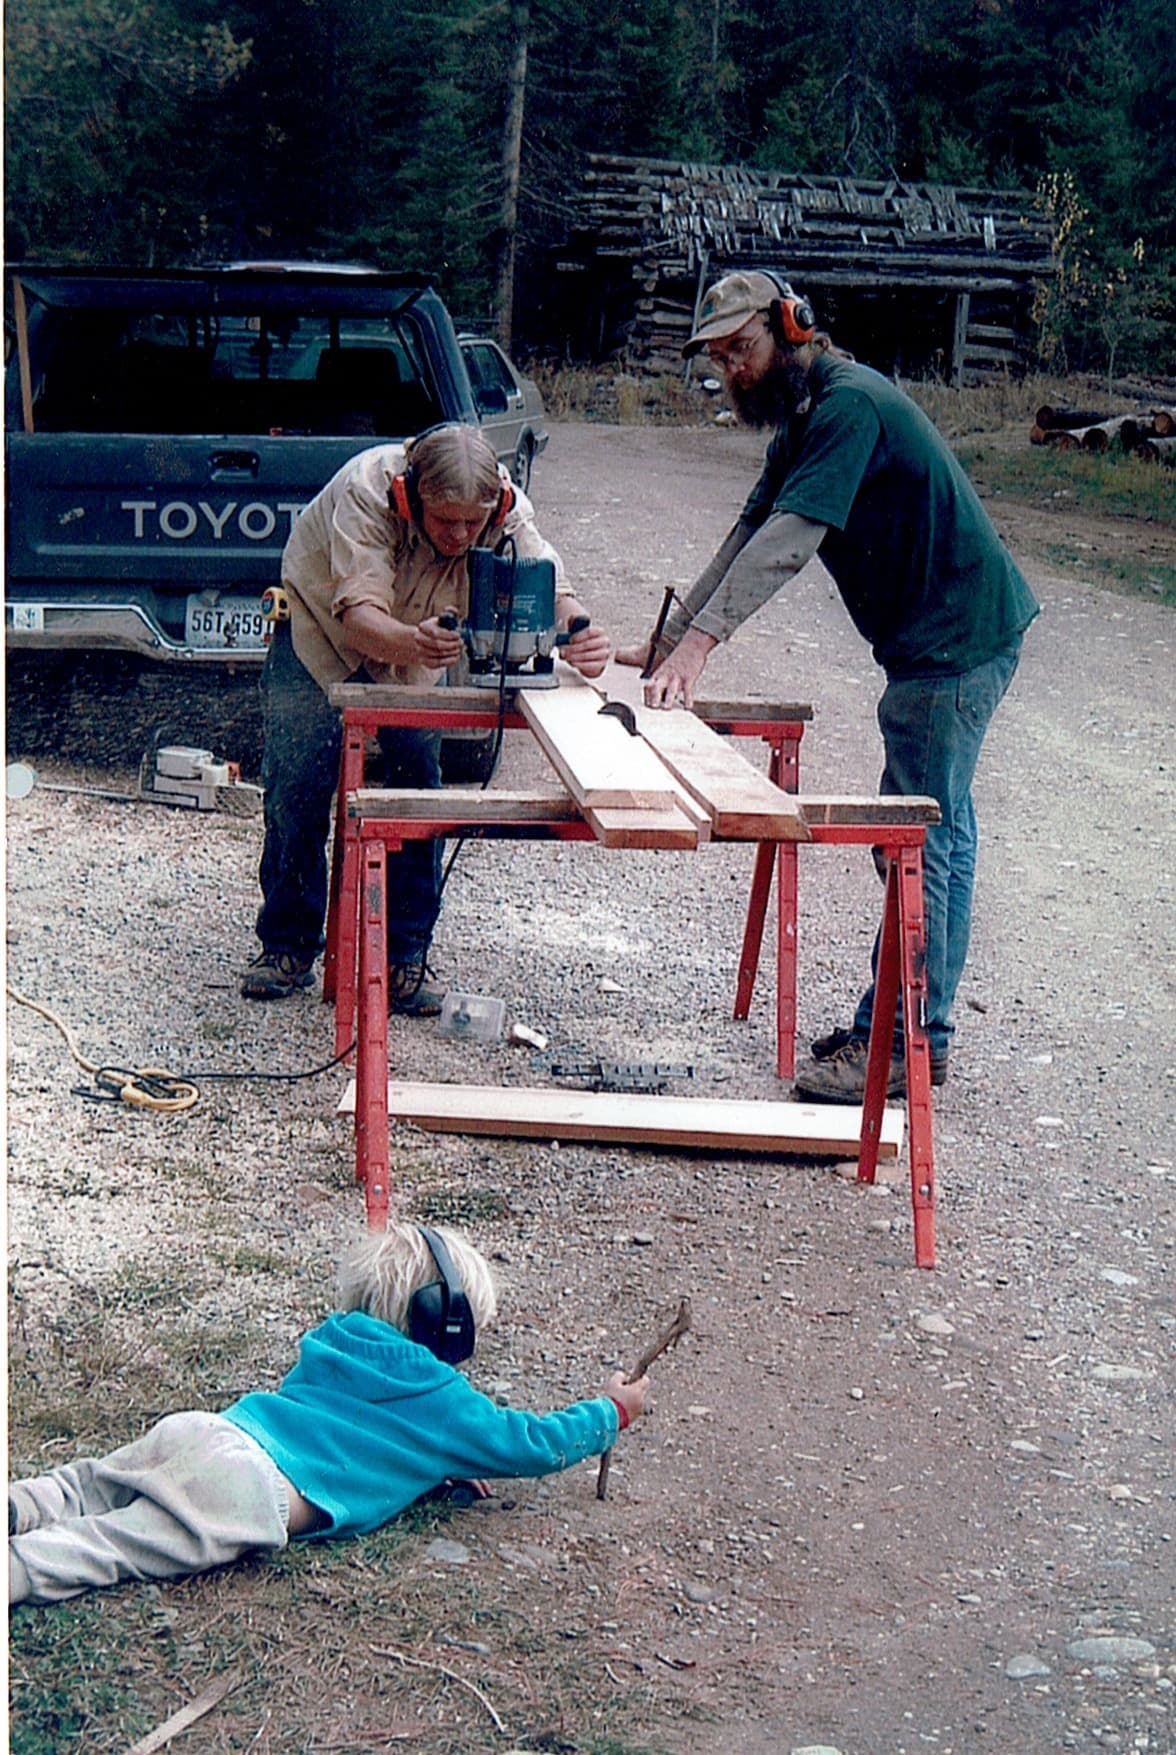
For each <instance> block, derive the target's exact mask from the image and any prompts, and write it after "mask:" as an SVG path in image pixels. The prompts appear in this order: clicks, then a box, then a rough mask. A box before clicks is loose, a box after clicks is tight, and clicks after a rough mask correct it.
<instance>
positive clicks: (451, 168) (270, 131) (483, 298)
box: [5, 0, 1176, 373]
mask: <svg viewBox="0 0 1176 1755" xmlns="http://www.w3.org/2000/svg"><path fill="white" fill-rule="evenodd" d="M5 38H6V92H5V105H6V123H7V146H6V224H7V233H6V251H7V259H8V261H9V262H10V263H11V262H13V261H15V260H21V259H25V260H37V261H42V262H43V261H54V262H78V263H85V262H91V263H93V262H101V263H119V264H122V265H144V266H157V267H162V266H169V265H176V264H184V263H199V262H204V261H211V260H225V259H241V258H256V257H267V258H274V257H276V258H307V257H310V258H328V259H348V260H359V261H364V262H368V263H371V264H372V265H374V266H377V267H381V268H387V269H403V270H416V271H421V272H426V273H428V274H429V275H430V276H432V277H433V278H434V279H435V281H436V282H437V284H438V285H439V286H440V288H441V290H442V291H443V292H444V294H445V295H446V297H447V298H448V300H449V302H450V305H451V307H452V308H453V309H454V310H455V311H456V312H458V313H459V314H460V316H461V317H462V318H463V320H467V321H469V320H484V321H487V322H497V325H498V328H499V331H500V333H501V334H502V335H503V338H504V339H505V340H507V342H508V344H513V345H514V347H515V349H516V351H517V352H520V353H521V354H522V356H523V357H524V358H525V357H526V356H527V354H528V353H529V352H530V351H531V350H534V349H537V348H542V347H543V346H544V345H547V344H548V343H549V342H550V338H545V337H543V336H541V335H536V334H531V333H528V329H527V314H528V309H529V306H530V305H531V302H532V301H530V300H529V299H528V297H527V288H528V285H529V284H530V283H531V282H532V281H533V279H534V277H536V276H541V275H542V274H543V273H544V272H545V269H546V267H547V266H548V264H549V263H550V261H551V253H552V251H553V250H554V249H558V246H559V243H560V240H561V239H562V237H563V236H564V234H565V231H566V229H567V224H568V219H569V214H570V201H571V198H572V196H573V195H574V192H575V190H576V188H577V187H578V184H579V181H580V174H581V167H582V159H583V154H584V153H585V152H588V151H597V152H601V151H603V152H609V153H619V154H635V155H642V156H654V157H662V158H673V159H688V160H691V161H696V162H704V163H732V162H745V163H747V164H750V165H753V166H755V167H757V168H759V169H765V170H783V171H787V172H793V173H795V172H809V173H815V174H820V175H826V176H828V175H848V176H853V177H865V178H873V177H891V176H894V177H897V178H901V179H907V180H927V181H931V182H937V183H939V182H942V183H951V184H957V185H964V186H969V187H992V188H1010V187H1021V188H1028V189H1033V190H1036V191H1038V192H1039V196H1040V199H1041V200H1042V201H1043V202H1045V203H1046V204H1047V206H1048V207H1049V210H1050V212H1051V214H1052V217H1053V221H1054V235H1055V241H1056V246H1057V250H1058V256H1059V263H1060V273H1059V275H1058V278H1057V281H1056V283H1055V284H1054V285H1053V286H1052V287H1051V288H1050V289H1049V292H1048V295H1047V297H1046V299H1045V300H1044V302H1043V304H1042V308H1041V311H1040V317H1041V359H1040V362H1039V363H1041V364H1042V365H1044V366H1047V367H1052V368H1054V369H1062V370H1065V369H1067V368H1068V369H1070V370H1099V369H1101V368H1102V367H1103V366H1104V365H1105V362H1106V358H1107V355H1108V352H1109V351H1110V350H1111V348H1112V346H1113V347H1114V349H1116V350H1117V353H1116V355H1115V357H1117V360H1118V362H1119V365H1120V367H1121V368H1122V369H1124V370H1127V369H1135V370H1147V371H1150V372H1153V373H1165V372H1171V371H1172V370H1173V365H1174V361H1176V275H1174V269H1173V261H1174V251H1173V243H1174V235H1176V8H1173V7H1172V6H1171V4H1170V0H905V3H902V0H833V3H832V4H831V5H829V6H826V7H824V8H822V9H819V10H818V11H816V12H814V13H811V14H810V13H806V12H805V11H804V10H803V9H799V8H797V7H796V6H795V5H787V6H786V5H784V4H783V3H782V0H628V3H626V4H621V3H618V0H550V3H548V0H416V3H415V4H413V3H410V4H398V3H395V0H392V3H388V4H382V5H375V4H372V0H281V3H280V4H279V3H278V0H7V5H6V7H5ZM512 291H513V294H514V296H513V300H512V297H511V293H512ZM512 306H513V314H514V317H513V326H512V322H511V312H512Z"/></svg>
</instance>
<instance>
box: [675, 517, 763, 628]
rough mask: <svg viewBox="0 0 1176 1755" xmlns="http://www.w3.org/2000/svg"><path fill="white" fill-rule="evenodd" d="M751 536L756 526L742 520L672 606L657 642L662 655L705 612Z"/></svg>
mask: <svg viewBox="0 0 1176 1755" xmlns="http://www.w3.org/2000/svg"><path fill="white" fill-rule="evenodd" d="M754 535H755V525H754V524H746V523H744V521H743V520H742V519H740V521H739V523H738V524H735V525H733V526H732V528H731V529H730V530H729V531H728V532H727V534H726V536H725V537H724V538H723V540H722V542H721V543H720V544H719V547H718V550H717V552H716V554H715V557H714V559H713V560H712V561H711V562H710V564H709V566H708V567H707V568H706V569H705V571H703V572H702V573H700V574H699V576H698V578H697V579H696V580H695V581H694V584H693V585H692V586H691V587H690V589H689V591H688V592H687V593H686V595H685V597H684V598H682V599H681V600H680V601H676V602H675V603H674V604H673V606H672V608H671V610H670V613H669V615H668V616H667V617H666V623H665V627H664V628H663V629H662V636H661V639H660V640H659V642H658V645H659V648H660V650H661V651H662V652H663V653H665V652H669V651H671V650H672V649H673V648H674V647H675V646H676V645H677V644H678V641H679V640H680V639H681V638H682V635H683V634H684V633H685V632H686V630H687V628H688V627H690V625H691V623H692V622H693V620H694V618H695V616H696V615H697V614H698V613H699V611H700V610H702V609H703V608H705V606H706V605H707V604H708V603H709V602H710V600H711V598H712V597H713V596H714V594H715V592H716V591H717V590H718V588H719V586H720V585H721V584H722V583H723V580H724V578H725V577H726V573H727V569H728V568H729V567H730V565H731V563H732V562H733V561H734V560H735V558H736V556H737V555H738V554H739V552H740V550H741V549H743V548H745V547H746V546H747V544H748V543H749V542H750V541H751V539H752V537H753V536H754Z"/></svg>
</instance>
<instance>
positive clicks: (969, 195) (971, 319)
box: [545, 153, 1056, 384]
mask: <svg viewBox="0 0 1176 1755" xmlns="http://www.w3.org/2000/svg"><path fill="white" fill-rule="evenodd" d="M572 213H573V218H572V220H571V223H570V224H569V227H568V230H567V233H566V235H565V237H564V238H563V240H562V241H561V243H560V244H559V246H558V248H557V249H556V250H555V251H554V252H553V254H552V258H551V282H552V292H551V297H550V298H549V299H548V300H546V301H545V304H546V309H547V316H548V319H549V322H550V321H552V320H553V326H554V327H555V328H557V329H558V330H559V331H560V341H561V345H562V347H563V350H564V351H565V353H566V354H567V355H569V356H570V357H572V358H576V359H581V360H591V361H593V362H599V361H602V360H605V359H610V360H612V361H614V362H615V363H616V364H618V365H620V366H622V367H623V368H625V369H627V370H630V371H637V372H651V373H659V372H681V371H682V369H683V364H682V355H681V348H682V343H683V342H684V341H685V339H686V337H687V335H688V334H689V332H690V328H691V319H692V316H693V313H694V310H695V309H696V307H697V302H698V299H699V298H700V296H701V293H702V291H703V289H704V288H705V286H706V285H707V284H708V282H709V281H711V280H712V279H714V278H715V277H716V276H717V275H719V274H722V273H724V272H725V271H727V270H729V269H732V268H768V269H772V270H774V271H775V272H777V273H782V274H783V275H784V276H785V278H787V279H788V280H790V281H791V282H792V284H793V285H794V286H795V287H797V288H798V289H799V290H801V291H803V292H804V293H806V294H807V295H808V297H809V298H810V299H811V300H812V301H813V303H814V305H815V307H816V310H817V314H818V318H819V320H820V321H821V323H822V325H823V326H824V327H827V328H828V329H829V330H830V331H831V332H832V334H833V336H834V338H835V339H836V340H837V341H838V342H839V343H840V344H841V345H843V346H845V347H848V348H849V349H850V350H851V351H852V352H854V353H855V354H857V356H858V358H859V359H862V360H864V361H866V362H867V363H868V364H870V365H873V366H876V367H878V369H879V370H882V371H887V372H903V373H906V374H909V375H912V376H922V375H926V374H929V373H933V374H936V375H938V376H940V377H942V378H944V379H947V380H948V381H950V382H953V383H955V384H965V383H975V382H979V381H982V380H983V379H984V378H985V377H986V376H987V375H990V374H992V373H1001V372H1018V371H1020V370H1022V369H1023V367H1024V365H1025V363H1026V361H1027V359H1028V356H1029V353H1030V349H1031V342H1032V334H1033V319H1032V311H1033V304H1034V299H1035V297H1036V294H1037V292H1038V289H1039V288H1040V286H1041V285H1042V283H1043V282H1045V281H1046V280H1048V279H1049V278H1051V277H1052V276H1053V275H1054V274H1055V273H1056V263H1055V261H1054V258H1053V255H1052V252H1051V244H1050V229H1049V223H1048V220H1047V219H1046V217H1045V215H1044V214H1042V213H1041V212H1039V211H1038V209H1037V208H1036V207H1035V205H1034V200H1033V197H1032V196H1031V195H1029V194H1026V193H1024V192H1019V191H1010V190H992V189H959V188H951V187H947V186H945V185H937V184H930V183H915V182H904V181H900V180H899V179H897V178H890V179H887V180H885V181H862V180H857V179H852V178H848V177H817V176H807V175H795V174H791V173H787V172H783V171H760V170H754V169H752V168H750V167H749V166H746V165H705V164H687V163H680V162H677V161H674V160H665V159H642V158H619V157H612V156H609V155H606V154H602V153H597V154H591V155H589V156H588V158H587V160H586V163H585V168H584V171H583V175H582V179H581V182H580V185H579V187H578V189H577V190H576V191H575V193H574V195H573V200H572ZM548 339H549V340H550V339H554V336H549V337H548Z"/></svg>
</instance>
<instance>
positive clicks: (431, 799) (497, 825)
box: [347, 786, 710, 852]
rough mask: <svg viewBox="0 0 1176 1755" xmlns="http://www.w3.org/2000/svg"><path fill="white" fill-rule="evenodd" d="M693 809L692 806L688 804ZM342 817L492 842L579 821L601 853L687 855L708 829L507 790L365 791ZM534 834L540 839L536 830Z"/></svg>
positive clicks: (677, 811) (674, 814)
mask: <svg viewBox="0 0 1176 1755" xmlns="http://www.w3.org/2000/svg"><path fill="white" fill-rule="evenodd" d="M689 802H690V803H691V804H693V800H690V801H689ZM347 814H348V816H349V817H350V818H351V819H352V821H354V822H361V821H363V820H365V819H366V820H367V821H368V822H396V821H403V822H406V823H407V822H413V823H422V822H423V823H440V824H442V825H444V826H445V827H446V828H448V827H449V826H450V825H452V826H453V827H455V828H456V829H458V830H460V829H462V828H469V830H470V831H471V832H474V831H476V830H479V829H481V830H482V831H483V832H484V833H485V834H487V835H488V836H490V837H491V838H492V837H493V836H494V834H495V832H496V831H498V830H501V831H502V834H503V835H504V836H505V835H507V834H509V833H510V832H511V831H512V830H515V831H516V832H522V831H525V829H526V826H527V824H529V823H535V824H540V825H542V824H548V825H555V824H559V823H566V822H578V821H580V820H583V821H584V822H586V823H587V825H588V827H589V828H590V829H591V830H592V833H593V834H594V835H595V837H596V839H597V840H598V841H599V842H600V843H601V845H602V846H604V847H635V848H642V849H649V848H652V849H663V850H669V851H674V852H690V851H692V850H693V849H694V848H696V847H697V846H698V843H699V839H700V838H703V839H705V838H708V837H709V833H710V825H709V823H708V824H705V825H704V827H703V828H702V829H700V826H699V823H698V821H697V819H696V818H695V817H693V816H691V815H690V814H689V813H688V812H687V811H686V809H685V807H684V806H680V805H679V804H675V805H671V806H668V807H667V808H666V809H664V810H638V809H625V810H619V809H618V810H612V809H609V808H607V807H605V808H602V809H595V808H593V807H591V806H586V807H585V808H584V809H583V810H581V809H580V808H579V806H578V805H577V804H576V803H575V802H574V800H573V799H571V798H569V797H568V795H567V793H566V792H562V791H561V792H550V793H545V792H531V791H518V790H515V789H513V788H510V787H502V788H494V787H488V788H483V787H477V788H474V787H463V786H445V787H442V788H440V790H434V789H431V788H426V789H421V788H401V789H398V790H392V789H387V788H383V787H370V788H368V787H365V788H361V789H360V790H358V791H356V792H352V793H350V794H349V795H348V798H347ZM536 833H539V831H538V830H537V831H536Z"/></svg>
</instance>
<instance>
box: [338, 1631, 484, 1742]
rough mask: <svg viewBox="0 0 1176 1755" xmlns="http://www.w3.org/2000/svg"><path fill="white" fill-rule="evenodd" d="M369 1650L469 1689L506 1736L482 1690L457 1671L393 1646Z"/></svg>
mask: <svg viewBox="0 0 1176 1755" xmlns="http://www.w3.org/2000/svg"><path fill="white" fill-rule="evenodd" d="M368 1650H369V1651H370V1652H372V1653H373V1655H374V1656H375V1657H389V1658H395V1659H396V1662H397V1663H398V1664H404V1665H405V1666H408V1665H409V1664H411V1665H412V1667H413V1669H414V1670H432V1671H433V1672H434V1673H435V1674H436V1675H438V1676H448V1678H449V1680H450V1681H451V1682H456V1683H457V1684H458V1686H459V1687H461V1688H468V1689H469V1691H470V1693H471V1694H472V1695H473V1696H474V1698H475V1700H479V1701H480V1702H481V1703H482V1705H483V1706H484V1707H485V1708H486V1711H487V1712H488V1713H489V1714H490V1717H491V1718H492V1719H493V1720H494V1728H495V1730H496V1731H498V1732H499V1734H500V1735H501V1736H504V1737H505V1736H506V1734H507V1731H506V1726H505V1725H504V1724H503V1722H502V1720H501V1719H500V1718H499V1716H498V1714H497V1713H496V1712H495V1710H494V1708H493V1706H492V1705H491V1704H490V1702H489V1700H488V1699H487V1698H486V1696H485V1695H484V1694H483V1692H482V1690H481V1689H480V1688H479V1687H478V1686H477V1684H476V1683H474V1682H467V1681H466V1679H465V1677H464V1676H459V1675H458V1673H457V1671H456V1670H451V1669H450V1668H449V1667H448V1665H446V1664H430V1663H426V1662H425V1660H424V1658H414V1657H409V1655H408V1653H407V1652H405V1651H397V1650H396V1647H395V1646H393V1645H369V1646H368Z"/></svg>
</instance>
